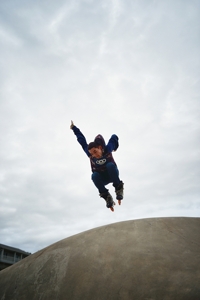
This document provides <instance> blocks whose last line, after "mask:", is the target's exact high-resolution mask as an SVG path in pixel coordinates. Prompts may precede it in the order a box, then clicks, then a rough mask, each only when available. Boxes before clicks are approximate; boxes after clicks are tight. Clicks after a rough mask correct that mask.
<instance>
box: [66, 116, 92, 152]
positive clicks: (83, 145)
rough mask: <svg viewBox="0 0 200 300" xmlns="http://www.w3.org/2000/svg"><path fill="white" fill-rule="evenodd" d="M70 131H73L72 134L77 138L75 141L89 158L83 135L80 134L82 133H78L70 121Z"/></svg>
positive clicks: (78, 130) (77, 129)
mask: <svg viewBox="0 0 200 300" xmlns="http://www.w3.org/2000/svg"><path fill="white" fill-rule="evenodd" d="M70 129H72V130H73V132H74V134H75V135H76V137H77V141H78V142H79V144H80V145H81V147H82V148H83V150H84V152H85V153H86V154H87V156H90V153H89V152H88V149H87V148H88V144H87V141H86V138H85V137H84V135H83V134H82V132H81V131H80V129H79V128H77V127H76V126H75V125H74V123H73V121H71V125H70Z"/></svg>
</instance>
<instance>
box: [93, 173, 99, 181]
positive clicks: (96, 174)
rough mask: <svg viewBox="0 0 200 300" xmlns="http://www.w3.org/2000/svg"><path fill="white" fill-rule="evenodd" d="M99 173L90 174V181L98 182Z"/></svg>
mask: <svg viewBox="0 0 200 300" xmlns="http://www.w3.org/2000/svg"><path fill="white" fill-rule="evenodd" d="M99 177H100V176H99V173H97V172H94V173H92V176H91V179H92V181H94V182H95V181H96V180H98V179H99Z"/></svg>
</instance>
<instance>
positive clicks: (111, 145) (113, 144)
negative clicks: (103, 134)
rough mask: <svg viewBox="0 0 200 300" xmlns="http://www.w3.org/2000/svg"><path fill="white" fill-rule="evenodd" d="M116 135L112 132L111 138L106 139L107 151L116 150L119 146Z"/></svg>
mask: <svg viewBox="0 0 200 300" xmlns="http://www.w3.org/2000/svg"><path fill="white" fill-rule="evenodd" d="M118 140H119V139H118V136H117V135H116V134H113V135H112V136H111V138H110V139H109V141H108V144H107V146H106V148H107V151H108V152H112V151H116V150H117V148H118V147H119V142H118Z"/></svg>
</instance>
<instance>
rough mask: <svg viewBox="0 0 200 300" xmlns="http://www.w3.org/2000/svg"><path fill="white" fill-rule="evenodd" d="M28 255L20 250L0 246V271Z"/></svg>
mask: <svg viewBox="0 0 200 300" xmlns="http://www.w3.org/2000/svg"><path fill="white" fill-rule="evenodd" d="M30 254H31V253H28V252H25V251H22V250H20V249H17V248H13V247H9V246H6V245H3V244H0V271H1V270H3V269H5V268H6V267H9V266H11V265H13V264H15V263H16V262H18V261H20V260H21V259H23V258H25V257H27V256H28V255H30Z"/></svg>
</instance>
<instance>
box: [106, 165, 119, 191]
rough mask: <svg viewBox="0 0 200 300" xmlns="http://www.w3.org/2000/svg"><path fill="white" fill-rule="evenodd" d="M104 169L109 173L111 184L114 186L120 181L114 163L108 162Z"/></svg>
mask: <svg viewBox="0 0 200 300" xmlns="http://www.w3.org/2000/svg"><path fill="white" fill-rule="evenodd" d="M106 169H107V172H108V174H109V178H110V182H112V183H113V186H114V187H115V188H116V187H117V186H118V185H119V184H120V183H121V180H120V179H119V170H118V168H117V166H116V165H115V164H114V163H112V162H109V163H107V165H106Z"/></svg>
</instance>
